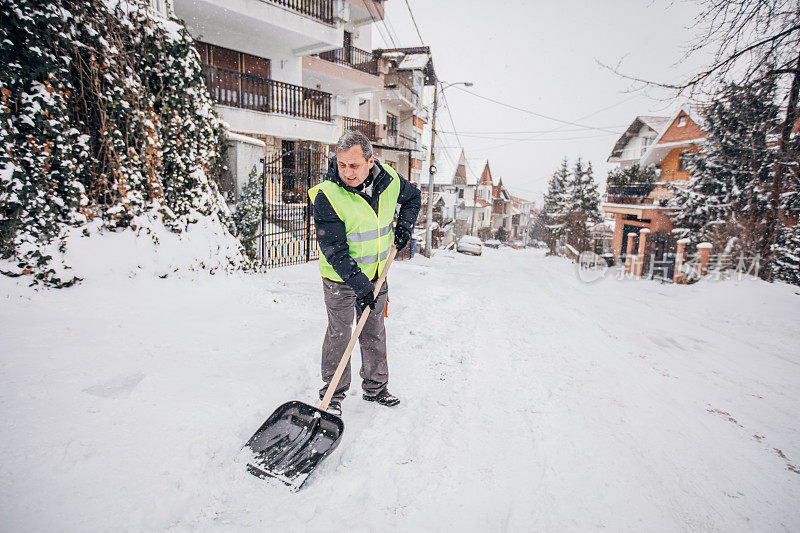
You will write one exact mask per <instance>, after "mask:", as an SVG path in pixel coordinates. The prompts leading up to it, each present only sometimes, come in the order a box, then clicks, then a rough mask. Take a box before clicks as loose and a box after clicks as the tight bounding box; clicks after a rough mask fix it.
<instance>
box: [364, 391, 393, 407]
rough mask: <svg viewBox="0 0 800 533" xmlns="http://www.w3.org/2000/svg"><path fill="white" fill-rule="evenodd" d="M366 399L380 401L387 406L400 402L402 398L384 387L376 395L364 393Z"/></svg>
mask: <svg viewBox="0 0 800 533" xmlns="http://www.w3.org/2000/svg"><path fill="white" fill-rule="evenodd" d="M364 399H365V400H367V401H368V402H378V403H379V404H381V405H385V406H387V407H394V406H395V405H397V404H399V403H400V398H398V397H397V396H395V395H393V394H392V393H390V392H389V391H388V390H387V389H383V390H382V391H380V392H379V393H378V394H377V395H376V396H367V395H366V394H364Z"/></svg>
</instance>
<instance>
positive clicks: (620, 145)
mask: <svg viewBox="0 0 800 533" xmlns="http://www.w3.org/2000/svg"><path fill="white" fill-rule="evenodd" d="M669 122H670V117H658V116H649V115H641V116H638V117H636V118H635V119H634V120H633V122H631V124H630V126H628V129H626V130H625V133H623V134H622V135H621V136H620V138H619V139H617V142H616V144H614V148H613V149H612V150H611V155H610V156H608V160H609V161H610V160H611V159H613V158H616V157H620V156H621V155H622V151H623V150H624V149H625V146H626V145H627V144H628V142H629V141H630V140H631V139H632V138H633V137H635V136H636V135H638V134H639V133H640V132H641V131H642V128H647V129H649V130H652V131H653V132H655V133H656V134H659V133H661V132H662V131H663V130H664V128H666V127H667V125H668V124H669Z"/></svg>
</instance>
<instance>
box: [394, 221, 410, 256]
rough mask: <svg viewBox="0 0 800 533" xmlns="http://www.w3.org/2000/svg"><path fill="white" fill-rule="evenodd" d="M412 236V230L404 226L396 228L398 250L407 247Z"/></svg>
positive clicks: (395, 235) (395, 240)
mask: <svg viewBox="0 0 800 533" xmlns="http://www.w3.org/2000/svg"><path fill="white" fill-rule="evenodd" d="M410 238H411V232H410V231H408V229H407V228H405V227H404V226H397V227H396V228H394V245H395V246H396V247H397V251H398V252H399V251H400V250H402V249H403V248H405V247H406V244H408V239H410Z"/></svg>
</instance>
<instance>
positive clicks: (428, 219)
mask: <svg viewBox="0 0 800 533" xmlns="http://www.w3.org/2000/svg"><path fill="white" fill-rule="evenodd" d="M438 105H439V80H438V79H436V80H435V81H434V84H433V117H431V164H430V167H428V208H427V210H426V211H427V215H426V216H425V257H427V258H428V259H430V257H431V250H432V248H433V239H432V238H431V237H432V235H431V224H433V177H434V175H435V174H436V108H437V107H438Z"/></svg>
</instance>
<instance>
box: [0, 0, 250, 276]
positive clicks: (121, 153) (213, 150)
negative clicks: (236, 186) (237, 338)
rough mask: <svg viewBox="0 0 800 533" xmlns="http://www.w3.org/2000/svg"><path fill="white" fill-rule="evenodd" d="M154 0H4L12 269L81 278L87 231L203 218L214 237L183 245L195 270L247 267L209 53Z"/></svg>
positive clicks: (2, 212) (4, 127)
mask: <svg viewBox="0 0 800 533" xmlns="http://www.w3.org/2000/svg"><path fill="white" fill-rule="evenodd" d="M147 4H148V3H147V2H146V1H144V0H132V1H120V2H110V1H103V0H86V1H83V2H71V1H67V0H52V1H48V2H46V3H45V2H40V1H38V0H0V43H1V44H2V46H0V147H2V149H0V271H2V272H3V273H4V274H7V275H12V276H22V275H28V276H30V278H31V280H32V281H33V282H34V283H37V282H43V283H46V284H49V285H55V286H63V285H69V284H72V283H74V282H75V281H76V280H78V279H79V276H78V275H76V274H73V273H72V272H73V271H72V270H70V268H69V267H70V264H69V261H70V258H73V259H72V260H73V261H74V254H70V251H69V250H68V248H69V246H70V245H74V243H75V238H74V237H75V235H76V232H75V228H77V229H78V232H79V233H80V234H82V235H94V236H95V238H96V236H97V235H99V234H103V233H108V232H110V231H113V232H119V231H129V232H136V233H138V234H140V235H141V234H142V232H143V231H147V232H148V233H149V234H151V235H152V234H153V233H154V232H155V233H160V230H159V229H155V230H154V229H153V228H154V227H155V228H168V229H169V230H170V231H171V232H175V233H176V234H183V233H185V232H187V231H188V230H189V228H192V232H194V233H193V234H194V235H196V234H197V233H198V232H199V231H205V232H206V238H204V239H200V241H205V242H207V243H209V246H208V247H206V248H204V247H202V246H199V247H198V246H193V247H192V246H190V247H189V248H188V249H190V250H191V254H190V255H191V256H192V257H191V258H190V257H188V256H186V255H185V254H179V255H182V256H184V261H183V263H182V264H183V266H184V267H189V268H194V267H200V268H204V267H206V266H207V265H211V264H215V265H217V266H218V267H219V266H222V265H225V266H226V268H228V267H237V266H240V265H242V264H243V261H244V260H245V259H244V257H243V255H242V253H241V247H239V246H238V245H237V244H235V243H236V241H235V239H233V238H232V237H231V236H230V235H229V234H227V230H225V227H226V225H227V220H228V217H229V213H228V212H227V208H226V207H225V203H224V201H223V200H222V198H221V196H220V195H219V192H218V190H217V186H216V182H217V180H218V177H219V175H220V173H221V171H222V169H223V154H222V150H223V146H224V140H223V138H222V135H223V128H222V125H221V122H220V121H219V119H218V118H217V117H216V115H215V113H214V108H213V103H212V101H211V98H210V96H209V94H208V91H207V89H206V87H205V82H204V79H203V74H202V71H201V66H200V63H199V58H198V55H197V53H196V51H195V49H194V46H193V42H192V39H191V37H190V36H189V34H188V33H187V31H186V30H185V28H183V27H182V26H181V25H179V24H178V23H176V22H174V21H166V20H163V19H161V18H160V17H158V16H155V15H153V14H152V13H151V12H150V11H149V9H148V5H147ZM142 221H150V222H148V223H147V224H143V222H142ZM145 227H147V228H148V229H147V230H145V229H144V228H145ZM202 228H205V229H202ZM84 229H85V230H86V231H83V230H84ZM215 235H216V237H214V236H215ZM176 239H177V240H176V242H180V241H181V240H186V241H187V242H188V241H189V240H191V239H182V238H180V237H176ZM200 241H197V240H196V239H195V240H194V242H195V244H197V243H198V242H200ZM223 241H224V242H225V243H226V244H224V245H222V246H220V243H221V242H223ZM212 243H216V244H212ZM219 253H222V254H224V257H223V258H220V257H212V255H214V254H219ZM94 260H96V261H99V262H102V261H103V260H104V258H103V257H95V258H94ZM177 268H180V265H177Z"/></svg>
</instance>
